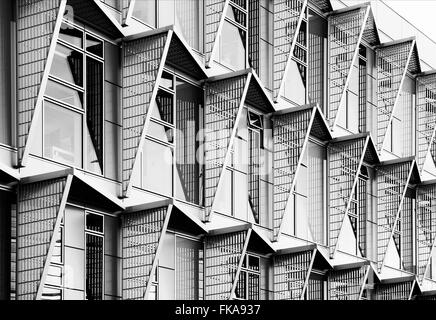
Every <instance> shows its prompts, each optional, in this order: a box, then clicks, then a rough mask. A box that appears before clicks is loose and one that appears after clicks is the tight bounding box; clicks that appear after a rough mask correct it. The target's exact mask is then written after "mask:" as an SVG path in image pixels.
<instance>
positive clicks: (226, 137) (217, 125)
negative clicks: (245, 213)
mask: <svg viewBox="0 0 436 320" xmlns="http://www.w3.org/2000/svg"><path fill="white" fill-rule="evenodd" d="M246 82H247V75H242V76H239V77H235V78H230V79H224V80H219V81H216V82H212V83H208V84H207V86H206V102H205V111H204V112H205V115H204V118H205V132H206V135H205V171H204V175H205V182H204V183H205V187H204V201H205V207H206V208H208V209H209V210H207V211H206V212H208V213H209V214H210V209H211V207H212V204H213V201H214V198H215V194H216V191H217V188H218V183H219V180H220V177H221V176H222V174H223V173H224V170H225V163H224V162H225V159H226V155H227V153H228V152H230V151H229V148H230V147H231V142H232V141H231V137H232V132H233V131H234V129H235V126H236V125H237V123H236V120H237V115H238V113H239V111H240V107H242V105H241V102H242V96H243V92H244V88H245V86H246ZM206 218H208V217H206Z"/></svg>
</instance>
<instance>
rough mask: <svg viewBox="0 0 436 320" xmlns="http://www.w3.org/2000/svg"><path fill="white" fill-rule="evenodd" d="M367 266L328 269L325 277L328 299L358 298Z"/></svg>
mask: <svg viewBox="0 0 436 320" xmlns="http://www.w3.org/2000/svg"><path fill="white" fill-rule="evenodd" d="M366 271H367V267H365V266H362V267H360V268H355V269H347V270H338V271H330V272H329V274H328V278H327V289H328V290H327V291H328V299H329V300H359V296H360V292H361V290H362V287H363V285H364V283H363V281H364V279H365V274H366Z"/></svg>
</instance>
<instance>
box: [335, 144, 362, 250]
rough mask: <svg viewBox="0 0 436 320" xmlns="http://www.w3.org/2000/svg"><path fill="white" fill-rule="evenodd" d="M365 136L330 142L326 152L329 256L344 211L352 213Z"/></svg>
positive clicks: (353, 213) (354, 211)
mask: <svg viewBox="0 0 436 320" xmlns="http://www.w3.org/2000/svg"><path fill="white" fill-rule="evenodd" d="M367 141H368V138H367V137H363V138H360V139H356V140H351V141H344V142H340V143H336V144H331V145H329V147H328V154H329V157H328V159H329V248H330V256H331V257H333V255H334V252H335V250H336V245H337V242H338V238H339V235H340V231H341V228H342V224H343V221H344V219H346V216H347V214H352V215H354V216H356V215H357V214H358V208H357V206H354V205H352V203H351V201H352V198H353V196H354V194H355V193H356V192H357V181H358V177H359V173H360V170H361V167H362V165H361V163H362V161H363V158H364V157H365V152H366V146H367Z"/></svg>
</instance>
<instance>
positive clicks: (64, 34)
mask: <svg viewBox="0 0 436 320" xmlns="http://www.w3.org/2000/svg"><path fill="white" fill-rule="evenodd" d="M59 39H62V40H64V41H66V42H68V43H70V44H72V45H75V46H76V47H79V48H82V46H83V32H82V31H80V30H78V29H77V28H74V27H73V26H71V25H69V24H67V23H62V25H61V30H60V32H59Z"/></svg>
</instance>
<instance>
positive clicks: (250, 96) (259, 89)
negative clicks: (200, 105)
mask: <svg viewBox="0 0 436 320" xmlns="http://www.w3.org/2000/svg"><path fill="white" fill-rule="evenodd" d="M243 75H245V76H247V77H250V83H249V84H248V91H247V95H246V97H245V102H246V103H248V104H250V105H252V106H253V107H256V108H258V109H260V110H262V111H263V112H265V113H271V112H275V111H276V109H275V105H274V103H273V102H272V101H271V99H270V98H269V95H268V93H267V92H266V91H265V88H264V87H263V85H262V83H261V81H260V79H259V77H258V76H257V74H256V71H254V69H252V68H248V69H245V70H241V71H236V72H230V73H226V74H223V75H218V76H214V77H210V78H209V79H207V80H206V81H205V82H206V83H211V82H215V81H220V80H224V79H231V78H236V77H240V76H243Z"/></svg>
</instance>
